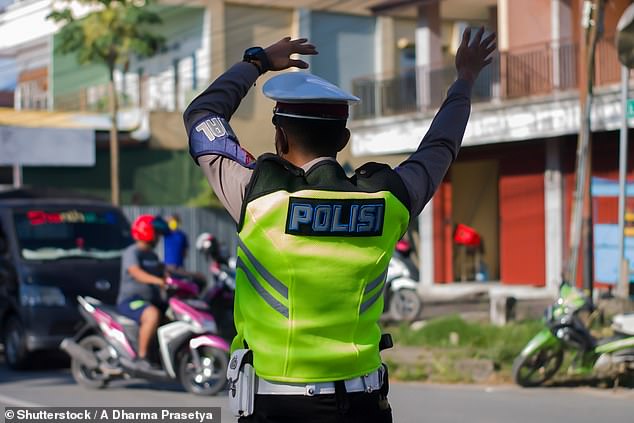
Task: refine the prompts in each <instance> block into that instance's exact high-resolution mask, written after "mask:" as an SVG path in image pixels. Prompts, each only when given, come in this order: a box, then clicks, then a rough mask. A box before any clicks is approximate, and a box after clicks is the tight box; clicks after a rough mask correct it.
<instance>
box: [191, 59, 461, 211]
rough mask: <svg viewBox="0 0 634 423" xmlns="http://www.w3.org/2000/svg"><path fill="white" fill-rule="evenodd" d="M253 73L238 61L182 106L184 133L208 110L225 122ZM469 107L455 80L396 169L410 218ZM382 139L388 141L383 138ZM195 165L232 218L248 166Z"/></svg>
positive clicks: (450, 153)
mask: <svg viewBox="0 0 634 423" xmlns="http://www.w3.org/2000/svg"><path fill="white" fill-rule="evenodd" d="M258 75H259V74H258V71H257V70H256V68H255V66H253V65H252V64H250V63H244V62H241V63H237V64H235V65H233V66H232V67H231V68H230V69H229V70H227V72H225V73H224V74H222V75H221V76H220V77H218V79H216V80H215V81H214V82H213V83H212V84H211V85H210V86H209V87H208V88H207V89H206V90H205V91H204V92H203V93H202V94H200V95H199V96H198V97H196V98H195V99H194V100H193V101H192V102H191V104H190V105H189V107H187V110H185V113H184V120H185V127H186V129H187V133H188V134H189V133H190V130H191V127H192V125H193V124H194V123H195V122H196V121H197V120H198V119H201V118H202V117H204V116H206V115H209V114H214V115H216V116H222V117H224V118H225V119H226V120H227V121H229V119H231V116H232V115H233V113H234V112H235V111H236V109H237V108H238V106H239V105H240V101H241V100H242V98H243V97H244V96H245V95H246V93H247V91H248V90H249V89H250V88H251V87H252V86H253V84H254V83H255V81H256V79H257V78H258ZM470 111H471V85H470V84H469V83H468V82H467V81H464V80H461V79H458V80H456V81H455V82H454V83H453V84H452V85H451V87H450V88H449V91H448V92H447V98H446V99H445V101H444V103H443V104H442V106H440V109H439V110H438V113H436V116H435V117H434V120H433V121H432V123H431V126H430V128H429V130H428V131H427V133H426V134H425V136H424V137H423V139H422V141H421V143H420V145H419V146H418V149H417V150H416V151H415V152H414V153H412V155H411V156H410V157H409V158H408V159H407V160H405V161H404V162H403V163H401V164H400V165H399V166H398V167H396V169H395V171H396V172H397V173H398V174H399V176H400V177H401V179H402V180H403V183H404V185H405V187H406V188H407V192H408V194H409V197H410V216H411V217H412V218H413V217H415V216H416V215H418V214H419V213H420V212H421V211H422V210H423V207H424V206H425V204H427V202H428V201H429V200H430V199H431V197H432V195H433V194H434V192H436V189H437V188H438V186H439V185H440V183H441V182H442V179H443V178H444V176H445V174H446V173H447V170H448V169H449V166H450V165H451V163H452V162H453V161H454V160H455V159H456V157H457V155H458V150H459V149H460V144H461V143H462V137H463V136H464V132H465V129H466V126H467V121H468V120H469V113H470ZM385 142H394V140H390V139H386V140H385ZM271 144H273V142H272V141H271ZM322 160H333V159H332V158H330V157H320V158H317V159H315V160H313V161H311V162H309V163H306V164H305V165H304V166H302V168H303V169H304V170H305V171H307V170H308V169H310V168H311V167H312V166H313V165H315V164H317V163H319V162H320V161H322ZM198 164H199V165H200V167H201V169H202V171H203V172H204V173H205V176H206V177H207V180H208V181H209V184H210V185H211V187H212V188H213V189H214V192H215V193H216V195H217V196H218V199H219V200H220V201H221V202H222V204H223V205H224V206H225V208H226V209H227V211H228V212H229V214H231V216H232V217H233V219H234V220H235V221H236V222H237V221H238V220H239V219H240V211H241V208H242V202H243V201H244V195H245V191H246V186H247V184H248V182H249V180H250V179H251V174H252V173H253V170H252V169H248V168H246V167H244V166H242V165H240V164H239V163H236V162H235V161H233V160H231V159H228V158H226V157H222V156H219V155H215V154H209V155H205V156H201V157H199V158H198Z"/></svg>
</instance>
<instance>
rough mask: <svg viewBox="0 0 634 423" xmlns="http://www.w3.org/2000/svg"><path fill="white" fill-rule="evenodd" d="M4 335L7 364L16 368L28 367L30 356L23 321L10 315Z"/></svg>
mask: <svg viewBox="0 0 634 423" xmlns="http://www.w3.org/2000/svg"><path fill="white" fill-rule="evenodd" d="M3 335H4V336H3V339H2V341H3V342H4V358H5V360H6V362H7V365H8V366H9V367H10V368H12V369H14V370H24V369H26V368H28V367H29V365H30V357H29V352H28V350H27V349H26V337H25V335H24V327H23V326H22V322H20V320H19V319H18V318H17V317H15V316H12V317H9V320H7V322H6V324H5V326H4V334H3Z"/></svg>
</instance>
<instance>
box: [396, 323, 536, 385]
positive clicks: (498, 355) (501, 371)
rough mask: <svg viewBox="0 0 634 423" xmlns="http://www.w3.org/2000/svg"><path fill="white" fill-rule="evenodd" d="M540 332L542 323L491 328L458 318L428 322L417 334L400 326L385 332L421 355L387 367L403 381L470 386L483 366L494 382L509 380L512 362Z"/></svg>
mask: <svg viewBox="0 0 634 423" xmlns="http://www.w3.org/2000/svg"><path fill="white" fill-rule="evenodd" d="M542 328H543V323H542V322H541V321H536V320H531V321H523V322H513V323H509V324H508V325H506V326H495V325H492V324H490V323H483V322H471V321H465V320H464V319H462V318H461V317H460V316H458V315H452V316H447V317H442V318H438V319H433V320H430V321H429V322H428V323H427V324H426V325H425V326H423V327H422V328H421V329H418V330H413V329H411V328H410V327H409V326H407V325H402V326H399V327H395V328H390V329H389V332H391V333H392V335H393V337H394V340H395V343H396V344H398V345H399V346H406V347H407V346H417V347H422V348H421V349H422V350H424V351H425V354H424V357H421V358H420V359H419V360H414V361H415V362H409V363H404V361H403V360H392V363H389V364H392V366H393V367H391V368H392V369H394V371H393V373H392V374H393V375H394V376H395V377H396V378H399V379H404V380H429V381H435V382H473V381H474V374H476V375H478V374H479V373H481V372H479V370H478V367H483V366H484V367H487V365H488V366H489V367H491V365H492V367H493V370H494V373H495V377H496V379H501V380H509V379H510V371H511V366H512V364H513V360H514V359H515V357H517V355H518V354H519V352H520V351H521V350H522V348H524V346H525V345H526V344H527V343H528V341H529V340H530V339H531V338H532V337H533V336H535V334H536V333H537V332H539V331H540V330H541V329H542ZM465 363H466V364H465ZM489 363H492V364H489ZM465 368H467V369H470V370H465Z"/></svg>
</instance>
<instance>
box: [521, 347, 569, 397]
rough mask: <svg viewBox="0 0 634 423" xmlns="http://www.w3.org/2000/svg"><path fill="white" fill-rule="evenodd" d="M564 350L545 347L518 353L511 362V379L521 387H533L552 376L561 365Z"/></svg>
mask: <svg viewBox="0 0 634 423" xmlns="http://www.w3.org/2000/svg"><path fill="white" fill-rule="evenodd" d="M563 359H564V351H563V350H562V349H561V348H557V347H554V348H553V347H546V348H542V349H540V350H537V351H534V352H533V353H532V354H529V355H526V356H524V355H520V356H518V357H517V358H516V359H515V361H514V362H513V380H514V381H515V383H517V384H518V385H520V386H523V387H526V388H528V387H535V386H539V385H541V384H543V383H544V382H546V381H547V380H548V379H550V378H552V377H553V376H554V375H555V373H557V371H558V370H559V368H560V367H561V363H562V362H563Z"/></svg>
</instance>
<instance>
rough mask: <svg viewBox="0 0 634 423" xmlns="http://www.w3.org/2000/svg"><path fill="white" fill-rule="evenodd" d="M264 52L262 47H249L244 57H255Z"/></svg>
mask: <svg viewBox="0 0 634 423" xmlns="http://www.w3.org/2000/svg"><path fill="white" fill-rule="evenodd" d="M262 50H264V49H263V48H262V47H249V48H248V49H246V50H245V52H244V57H254V56H255V55H256V54H258V53H259V52H261V51H262Z"/></svg>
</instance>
